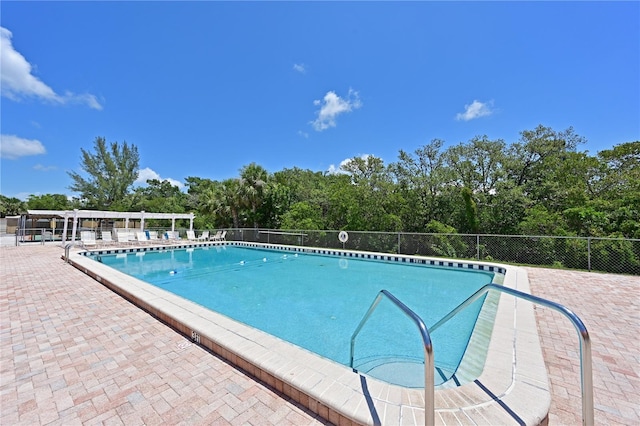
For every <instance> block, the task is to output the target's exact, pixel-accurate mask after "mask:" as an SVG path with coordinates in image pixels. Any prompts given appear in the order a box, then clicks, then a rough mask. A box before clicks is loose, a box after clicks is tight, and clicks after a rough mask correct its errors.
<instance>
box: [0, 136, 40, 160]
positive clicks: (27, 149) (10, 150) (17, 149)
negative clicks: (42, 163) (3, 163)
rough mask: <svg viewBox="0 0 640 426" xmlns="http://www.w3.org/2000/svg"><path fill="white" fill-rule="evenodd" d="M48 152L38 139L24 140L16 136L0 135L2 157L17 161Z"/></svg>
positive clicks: (0, 155) (0, 154)
mask: <svg viewBox="0 0 640 426" xmlns="http://www.w3.org/2000/svg"><path fill="white" fill-rule="evenodd" d="M45 152H47V150H46V149H44V145H42V143H41V142H40V141H39V140H36V139H24V138H20V137H18V136H16V135H0V157H1V158H8V159H10V160H15V159H16V158H19V157H26V156H29V155H40V154H44V153H45Z"/></svg>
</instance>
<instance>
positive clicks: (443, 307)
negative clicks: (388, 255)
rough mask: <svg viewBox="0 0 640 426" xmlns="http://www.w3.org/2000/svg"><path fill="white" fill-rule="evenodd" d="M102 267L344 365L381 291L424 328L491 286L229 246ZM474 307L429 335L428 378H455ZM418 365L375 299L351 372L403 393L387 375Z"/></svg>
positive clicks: (413, 343) (400, 329)
mask: <svg viewBox="0 0 640 426" xmlns="http://www.w3.org/2000/svg"><path fill="white" fill-rule="evenodd" d="M101 261H102V262H103V263H104V264H106V265H109V266H111V267H113V268H115V269H118V270H120V271H122V272H125V273H127V274H129V275H132V276H135V277H137V278H139V279H142V280H144V281H146V282H149V283H151V284H153V285H156V286H158V287H161V288H163V289H165V290H168V291H170V292H173V293H175V294H178V295H180V296H182V297H184V298H186V299H189V300H192V301H194V302H196V303H198V304H200V305H203V306H205V307H207V308H209V309H211V310H213V311H216V312H219V313H221V314H224V315H227V316H229V317H231V318H233V319H235V320H237V321H240V322H243V323H245V324H248V325H250V326H253V327H256V328H258V329H261V330H263V331H266V332H268V333H270V334H272V335H275V336H277V337H280V338H282V339H284V340H287V341H289V342H291V343H294V344H296V345H298V346H301V347H303V348H306V349H308V350H310V351H313V352H315V353H317V354H319V355H321V356H324V357H327V358H330V359H333V360H335V361H337V362H339V363H342V364H345V365H349V358H350V357H349V355H350V353H349V351H350V342H351V335H352V334H353V332H354V330H355V329H356V327H357V326H358V324H359V322H360V320H361V319H362V317H363V316H364V314H365V313H366V312H367V310H368V309H369V306H370V305H371V303H372V302H373V300H374V298H375V297H376V295H377V294H378V292H379V291H380V290H382V289H386V290H388V291H390V292H391V293H392V294H393V295H394V296H396V297H397V298H398V299H400V300H401V301H402V302H403V303H405V304H406V305H407V306H408V307H409V308H411V309H412V310H413V311H414V312H416V313H417V314H418V315H419V316H420V317H421V318H422V319H423V320H424V322H425V323H426V325H427V327H430V326H431V325H433V324H434V323H435V322H436V321H438V320H439V319H440V318H442V317H443V316H444V315H445V314H447V313H448V312H449V311H450V310H451V309H453V308H454V307H456V306H457V305H458V304H460V303H461V302H462V301H464V300H465V299H466V298H467V297H468V296H470V295H471V294H472V293H473V292H474V291H476V290H477V289H479V288H480V287H482V286H483V285H484V284H487V283H489V282H491V281H492V278H493V274H492V273H488V272H482V271H469V270H463V269H455V268H437V267H429V266H424V265H412V264H398V263H396V262H382V261H369V260H362V259H351V258H349V259H346V258H344V257H334V256H323V255H318V254H306V253H299V254H294V253H291V252H286V251H284V252H283V251H279V250H261V249H253V248H244V247H234V246H227V247H225V246H222V247H220V246H218V247H210V248H207V247H204V248H203V247H199V248H191V249H176V250H167V251H149V252H138V253H128V254H118V255H102V256H101ZM481 306H482V300H480V301H478V302H477V303H475V304H474V305H472V306H471V307H470V308H468V309H466V310H464V311H462V313H461V314H460V315H457V316H456V317H454V319H452V320H451V321H449V322H448V323H446V325H445V326H443V327H441V328H440V329H438V330H437V331H436V332H435V333H433V335H432V336H431V337H432V340H433V345H434V354H435V364H436V368H437V369H438V374H436V378H437V379H438V378H440V379H441V380H442V381H443V380H446V379H448V378H449V377H450V376H451V374H453V373H454V372H455V370H456V368H457V366H458V364H459V363H460V360H461V358H462V355H463V354H464V351H465V349H466V347H467V344H468V341H469V337H470V336H471V333H472V330H473V327H474V325H475V322H476V319H477V316H478V313H479V311H480V308H481ZM423 359H424V352H423V347H422V341H421V338H420V334H419V332H418V331H417V328H416V326H415V324H414V323H413V322H412V321H411V320H410V319H408V318H407V317H406V316H405V315H404V314H403V313H402V312H401V311H400V310H399V309H398V308H397V307H396V306H394V305H393V304H392V303H391V302H389V301H388V300H386V299H385V300H383V301H382V302H381V303H380V305H379V306H378V308H377V309H376V311H375V313H374V314H373V316H372V317H371V318H370V320H369V321H368V322H367V324H366V325H365V327H364V328H363V330H362V331H361V332H360V334H359V335H358V338H357V341H356V352H355V366H356V368H358V369H359V370H360V371H364V372H369V373H370V374H372V375H374V376H375V375H376V374H375V373H376V372H378V373H379V375H380V376H382V377H381V378H383V379H384V380H387V381H390V382H392V383H394V382H395V383H398V384H405V385H407V383H406V382H407V380H406V377H405V379H403V378H402V377H395V378H394V377H393V376H394V375H399V376H402V375H403V374H404V375H405V376H406V375H408V376H415V374H414V373H413V371H414V369H411V368H409V369H408V370H406V371H407V372H406V373H403V370H404V369H403V366H407V365H411V364H412V363H413V364H422V363H423ZM413 380H416V378H415V377H413ZM410 381H411V379H409V382H410ZM420 383H422V384H423V382H422V378H420V376H419V375H418V377H417V383H416V385H417V386H420Z"/></svg>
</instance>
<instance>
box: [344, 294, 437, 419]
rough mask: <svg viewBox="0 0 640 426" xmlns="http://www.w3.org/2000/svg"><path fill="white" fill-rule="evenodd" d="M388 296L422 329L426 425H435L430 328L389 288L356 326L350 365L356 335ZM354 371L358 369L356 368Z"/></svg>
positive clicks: (352, 340)
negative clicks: (384, 297)
mask: <svg viewBox="0 0 640 426" xmlns="http://www.w3.org/2000/svg"><path fill="white" fill-rule="evenodd" d="M383 296H386V297H387V298H388V299H389V300H391V302H393V303H394V304H395V305H396V306H397V307H398V308H400V310H401V311H402V312H404V313H405V314H406V315H407V316H408V317H409V318H410V319H411V320H413V322H414V323H415V324H416V325H417V326H418V330H419V331H420V336H421V337H422V343H423V347H424V405H425V406H424V424H425V426H433V425H435V409H434V408H435V406H434V398H435V386H434V380H435V379H434V372H433V368H434V360H433V344H432V343H431V336H430V335H429V330H428V329H427V326H426V325H425V323H424V321H423V320H422V318H420V317H419V316H418V315H417V314H416V313H415V312H413V311H412V310H411V309H409V307H407V305H405V304H404V303H402V302H401V301H400V300H399V299H398V298H396V297H395V296H394V295H393V294H391V293H389V292H388V291H387V290H380V292H379V293H378V295H377V296H376V298H375V299H374V300H373V303H371V306H370V307H369V310H368V311H367V313H366V314H365V315H364V317H363V318H362V320H361V321H360V324H358V327H357V328H356V331H354V332H353V335H351V362H350V366H351V368H352V369H353V355H354V351H355V341H356V336H357V335H358V333H360V330H361V329H362V327H363V326H364V324H365V323H366V322H367V320H368V319H369V317H370V316H371V314H373V311H374V310H375V309H376V307H377V306H378V304H379V303H380V301H381V300H382V297H383ZM354 371H356V370H355V369H354ZM429 406H431V410H428V409H427V407H429Z"/></svg>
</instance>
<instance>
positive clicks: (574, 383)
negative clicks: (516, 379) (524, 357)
mask: <svg viewBox="0 0 640 426" xmlns="http://www.w3.org/2000/svg"><path fill="white" fill-rule="evenodd" d="M526 269H527V272H528V273H529V281H530V285H531V292H532V293H533V294H535V295H536V296H540V297H544V298H546V299H549V300H553V301H555V302H558V303H561V304H563V305H565V306H566V307H567V308H569V309H571V310H572V311H573V312H574V313H575V314H576V315H578V316H579V317H580V319H581V320H582V322H583V323H584V325H585V326H586V327H587V330H588V331H589V336H590V337H591V356H592V358H593V360H592V361H593V388H594V389H593V393H594V406H595V410H594V416H595V424H596V425H640V277H633V276H623V275H613V274H600V273H593V272H592V273H588V272H576V271H559V270H554V269H541V268H526ZM536 318H537V320H538V331H539V334H540V343H541V345H542V350H543V354H544V359H545V364H546V366H547V372H548V374H549V381H550V382H551V390H552V400H551V412H550V415H549V422H550V424H552V425H556V424H562V425H578V424H581V422H582V415H581V414H582V413H581V407H582V400H581V398H580V395H581V393H580V364H579V338H578V334H577V332H576V330H575V328H574V327H573V325H571V323H570V322H569V320H567V319H566V318H565V317H564V316H563V315H562V314H560V313H559V312H556V311H554V310H551V309H549V308H544V307H537V308H536Z"/></svg>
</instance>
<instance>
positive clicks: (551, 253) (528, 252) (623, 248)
mask: <svg viewBox="0 0 640 426" xmlns="http://www.w3.org/2000/svg"><path fill="white" fill-rule="evenodd" d="M339 233H340V231H338V230H323V231H315V230H287V232H286V233H283V232H281V231H280V230H269V229H253V228H243V229H229V230H228V232H227V240H236V241H250V242H262V243H273V244H290V245H302V246H313V247H326V248H344V249H349V250H363V251H376V252H382V253H397V254H408V255H420V256H432V257H449V258H457V259H476V260H486V261H495V262H505V263H515V264H523V265H537V266H547V267H554V268H569V269H581V270H588V271H600V272H610V273H616V274H631V275H640V239H629V238H596V237H566V236H536V235H492V234H427V233H424V234H420V233H405V232H363V231H348V234H349V238H348V240H347V241H346V242H344V243H343V242H341V241H340V240H339V239H338V234H339Z"/></svg>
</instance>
